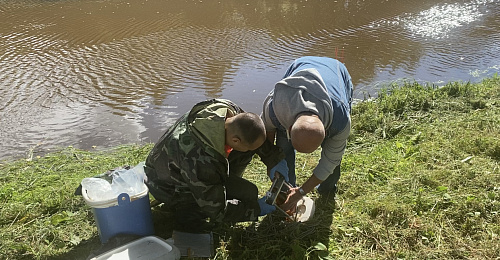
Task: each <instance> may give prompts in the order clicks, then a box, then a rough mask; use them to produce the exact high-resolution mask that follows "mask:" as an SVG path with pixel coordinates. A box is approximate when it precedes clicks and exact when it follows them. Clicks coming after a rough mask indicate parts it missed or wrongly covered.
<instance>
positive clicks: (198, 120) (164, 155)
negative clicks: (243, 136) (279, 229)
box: [145, 99, 284, 221]
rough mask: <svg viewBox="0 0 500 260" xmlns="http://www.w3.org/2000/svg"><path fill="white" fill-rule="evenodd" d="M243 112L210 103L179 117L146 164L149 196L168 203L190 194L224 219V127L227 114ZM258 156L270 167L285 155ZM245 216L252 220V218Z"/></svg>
mask: <svg viewBox="0 0 500 260" xmlns="http://www.w3.org/2000/svg"><path fill="white" fill-rule="evenodd" d="M241 112H243V110H242V109H241V108H239V107H238V106H237V105H235V104H234V103H232V102H231V101H229V100H224V99H213V100H208V101H204V102H200V103H198V104H196V105H195V106H194V107H193V108H192V109H191V111H189V112H188V113H186V114H184V115H183V116H182V117H181V118H180V119H178V120H177V121H176V123H175V124H174V125H173V126H171V127H170V128H169V129H168V130H167V132H166V133H165V134H164V135H163V136H162V137H161V138H160V140H159V141H158V142H157V143H156V144H155V146H154V148H153V149H152V150H151V152H150V154H149V156H148V158H147V160H146V169H145V170H146V174H147V177H148V181H147V184H148V186H149V188H150V192H151V194H152V195H153V196H154V197H155V198H156V199H158V200H160V201H164V202H167V201H166V200H169V199H171V198H172V196H173V194H174V193H176V192H185V193H191V194H192V197H193V198H194V200H195V201H196V203H197V204H198V206H199V207H200V208H201V210H202V211H203V212H204V213H205V214H206V215H207V216H208V217H210V218H211V219H213V220H215V221H222V220H224V215H225V214H226V213H227V212H226V211H227V210H228V207H227V201H226V197H225V187H224V183H225V181H226V179H227V178H228V176H229V164H228V160H227V159H226V157H225V149H224V145H225V125H224V123H225V119H226V114H233V115H236V114H238V113H241ZM256 152H257V154H259V156H260V157H261V159H262V161H263V162H264V163H265V164H266V165H267V166H269V167H272V166H274V165H275V164H276V163H277V162H279V160H281V159H282V158H283V157H284V155H283V154H282V152H281V150H279V148H278V147H269V146H268V147H267V148H265V149H264V148H262V147H261V148H259V149H258V151H256ZM256 199H257V198H256ZM228 214H229V213H228ZM232 215H234V214H232ZM247 218H250V219H246V220H255V218H256V216H249V217H247Z"/></svg>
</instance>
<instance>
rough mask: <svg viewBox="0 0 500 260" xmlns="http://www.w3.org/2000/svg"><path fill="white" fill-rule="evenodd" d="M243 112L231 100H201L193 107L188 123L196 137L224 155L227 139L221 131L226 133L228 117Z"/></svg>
mask: <svg viewBox="0 0 500 260" xmlns="http://www.w3.org/2000/svg"><path fill="white" fill-rule="evenodd" d="M214 101H216V102H214ZM241 112H242V111H241V110H240V109H239V108H238V107H237V106H236V105H234V104H233V103H232V102H231V101H229V100H224V99H216V100H212V101H207V102H201V103H198V104H197V105H196V106H195V107H193V109H191V112H190V113H189V116H188V122H187V123H188V125H189V126H190V129H191V131H192V133H193V135H194V136H195V137H197V138H198V139H199V140H200V141H201V142H203V143H204V144H205V145H207V146H209V147H211V148H213V149H214V150H216V151H217V152H218V153H220V154H221V155H223V156H224V155H225V149H224V145H225V144H226V140H225V135H221V134H220V133H225V121H226V118H227V117H228V116H232V115H236V114H238V113H241Z"/></svg>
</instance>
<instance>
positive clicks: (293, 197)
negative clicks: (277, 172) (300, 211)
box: [280, 187, 302, 212]
mask: <svg viewBox="0 0 500 260" xmlns="http://www.w3.org/2000/svg"><path fill="white" fill-rule="evenodd" d="M299 189H300V188H299V187H295V188H290V190H288V196H287V198H286V200H285V203H283V204H282V205H281V206H280V208H281V209H283V210H284V211H289V210H291V211H292V212H293V211H295V207H297V202H299V200H300V199H302V194H300V192H299Z"/></svg>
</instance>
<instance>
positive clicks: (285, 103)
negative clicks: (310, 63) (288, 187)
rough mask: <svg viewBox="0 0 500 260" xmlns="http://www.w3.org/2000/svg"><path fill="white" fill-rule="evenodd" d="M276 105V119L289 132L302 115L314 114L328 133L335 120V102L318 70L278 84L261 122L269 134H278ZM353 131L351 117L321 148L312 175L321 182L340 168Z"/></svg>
mask: <svg viewBox="0 0 500 260" xmlns="http://www.w3.org/2000/svg"><path fill="white" fill-rule="evenodd" d="M271 102H272V103H273V109H274V112H275V114H276V118H277V119H278V121H279V122H280V124H281V125H282V126H283V127H284V128H285V129H287V131H288V129H290V127H291V126H292V125H293V123H294V122H295V119H296V117H297V115H298V114H299V113H302V112H312V113H314V114H316V115H318V117H319V119H320V120H321V122H323V125H324V127H325V130H326V129H328V128H329V127H330V124H331V123H332V120H333V116H334V115H333V113H334V112H333V108H332V100H331V98H330V96H329V95H328V92H327V88H326V85H325V83H324V81H323V79H322V77H321V75H320V74H319V72H318V71H317V70H316V69H313V68H311V69H304V70H301V71H298V72H296V73H295V74H293V75H291V76H289V77H286V78H284V79H282V80H281V81H279V82H278V83H276V85H275V87H274V90H272V91H271V92H270V93H269V95H268V96H267V97H266V99H265V101H264V107H263V112H262V120H263V121H264V124H265V126H266V130H267V131H276V126H274V124H273V122H272V120H271V118H270V116H269V105H270V104H271ZM350 130H351V119H350V117H349V119H348V123H347V125H346V127H345V128H344V129H343V130H341V131H340V132H339V133H338V134H336V135H334V136H331V137H329V138H325V140H324V141H323V143H322V144H321V148H322V150H321V158H320V160H319V162H318V165H317V166H316V167H315V168H314V170H313V174H314V175H315V176H316V177H317V178H318V179H320V180H325V179H326V178H328V176H329V175H330V174H332V173H333V169H335V167H337V166H338V165H339V164H340V161H341V160H342V156H343V155H344V152H345V148H346V145H347V138H348V137H349V133H350Z"/></svg>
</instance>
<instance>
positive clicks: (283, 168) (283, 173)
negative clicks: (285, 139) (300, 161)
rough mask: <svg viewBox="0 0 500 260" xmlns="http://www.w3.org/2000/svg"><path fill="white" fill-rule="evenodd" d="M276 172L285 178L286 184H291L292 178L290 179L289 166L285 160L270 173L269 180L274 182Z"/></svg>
mask: <svg viewBox="0 0 500 260" xmlns="http://www.w3.org/2000/svg"><path fill="white" fill-rule="evenodd" d="M276 172H279V173H280V174H281V176H283V178H285V181H286V182H290V178H289V177H288V165H287V164H286V161H285V159H283V160H281V161H280V162H279V163H278V164H276V165H275V166H274V167H273V168H271V171H269V178H271V180H274V175H275V173H276Z"/></svg>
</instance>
